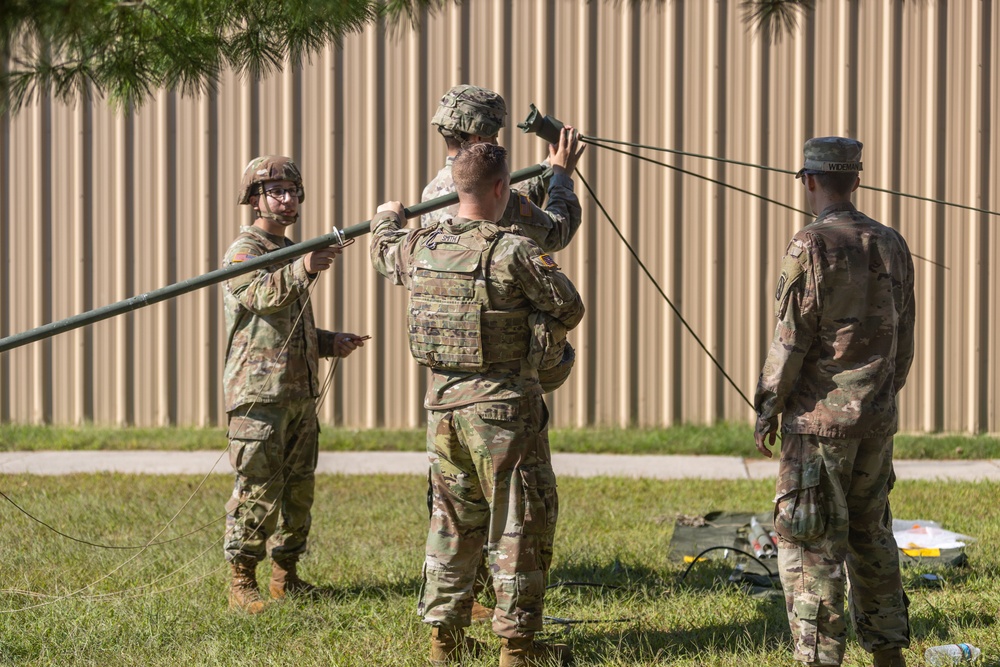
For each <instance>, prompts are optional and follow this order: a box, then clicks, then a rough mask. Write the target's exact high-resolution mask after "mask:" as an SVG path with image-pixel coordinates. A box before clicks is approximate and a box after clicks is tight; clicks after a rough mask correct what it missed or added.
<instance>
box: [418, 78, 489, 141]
mask: <svg viewBox="0 0 1000 667" xmlns="http://www.w3.org/2000/svg"><path fill="white" fill-rule="evenodd" d="M506 115H507V103H506V102H504V100H503V98H502V97H501V96H500V95H498V94H497V93H494V92H493V91H492V90H488V89H486V88H480V87H479V86H470V85H469V84H466V83H463V84H461V85H458V86H455V87H454V88H452V89H451V90H449V91H448V92H447V93H445V94H444V95H443V96H442V97H441V104H440V105H439V106H438V109H437V111H436V112H435V113H434V117H433V118H432V119H431V125H434V126H436V127H437V128H438V131H439V132H441V134H443V135H445V136H454V133H455V132H461V133H463V134H477V135H479V136H482V137H492V136H494V135H495V134H498V133H499V132H500V128H502V127H503V126H504V117H505V116H506Z"/></svg>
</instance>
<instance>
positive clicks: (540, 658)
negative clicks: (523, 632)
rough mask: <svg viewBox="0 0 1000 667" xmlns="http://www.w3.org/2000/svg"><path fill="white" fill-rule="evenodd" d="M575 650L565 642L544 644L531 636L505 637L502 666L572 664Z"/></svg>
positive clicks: (520, 666) (535, 666)
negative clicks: (571, 649)
mask: <svg viewBox="0 0 1000 667" xmlns="http://www.w3.org/2000/svg"><path fill="white" fill-rule="evenodd" d="M572 664H573V652H572V651H570V649H569V646H566V645H565V644H543V643H542V642H536V641H535V640H533V639H531V638H517V639H508V638H507V637H504V638H503V646H502V647H501V648H500V667H549V665H572Z"/></svg>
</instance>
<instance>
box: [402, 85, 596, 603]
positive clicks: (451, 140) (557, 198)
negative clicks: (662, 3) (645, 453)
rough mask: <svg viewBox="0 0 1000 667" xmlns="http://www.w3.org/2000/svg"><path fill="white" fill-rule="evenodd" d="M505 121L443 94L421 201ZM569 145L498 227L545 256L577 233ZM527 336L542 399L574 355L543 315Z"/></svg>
mask: <svg viewBox="0 0 1000 667" xmlns="http://www.w3.org/2000/svg"><path fill="white" fill-rule="evenodd" d="M506 117H507V104H506V102H504V99H503V97H501V96H500V95H499V94H497V93H495V92H493V91H492V90H487V89H486V88H480V87H478V86H470V85H468V84H461V85H458V86H455V87H454V88H452V89H450V90H449V91H448V92H446V93H445V94H444V96H442V97H441V103H440V105H439V106H438V109H437V111H436V112H435V113H434V117H433V118H432V119H431V125H433V126H434V127H436V128H437V130H438V133H439V134H440V135H441V137H442V138H443V139H444V142H445V148H446V149H447V151H448V157H447V160H446V162H445V165H444V167H442V169H441V171H439V172H438V173H437V176H435V177H434V180H432V181H431V182H430V183H428V184H427V187H425V188H424V192H423V196H422V197H421V201H427V200H429V199H436V198H437V197H440V196H442V195H446V194H451V193H452V192H454V191H455V181H454V179H453V178H452V175H451V166H452V164H453V163H454V161H455V156H456V155H458V151H459V149H460V148H461V147H462V145H464V144H477V143H484V142H485V143H491V144H495V143H497V135H498V134H499V133H500V130H501V129H502V128H503V127H504V124H505V121H506ZM568 140H569V146H568V147H567V151H566V153H565V155H559V156H558V157H555V162H553V161H552V160H553V157H550V158H548V159H546V160H545V161H543V164H546V163H548V165H549V168H548V169H547V170H546V171H545V172H544V173H543V174H542V175H541V176H536V177H534V178H530V179H528V180H526V181H522V182H521V183H518V184H516V185H515V186H514V187H513V191H512V192H511V195H510V199H509V201H508V203H507V208H506V209H505V210H504V213H503V216H502V217H501V219H500V220H499V221H498V222H497V225H498V226H499V227H501V228H503V229H510V230H512V231H513V232H514V233H517V234H522V235H524V236H527V237H528V238H530V239H532V240H533V241H534V242H535V243H537V244H538V246H539V247H540V248H541V249H542V250H543V251H545V252H556V251H558V250H562V249H563V248H565V247H566V246H567V245H569V242H570V241H571V240H572V238H573V236H574V235H575V234H576V231H577V229H579V227H580V221H581V211H582V209H581V207H580V205H579V203H578V202H577V200H576V198H575V197H572V196H569V195H570V193H572V190H573V180H572V174H573V171H574V169H575V168H576V161H577V159H579V157H580V154H581V153H582V152H583V148H584V147H580V146H579V135H578V134H577V133H575V132H573V133H571V134H570V135H569V137H568ZM553 148H555V147H553ZM556 152H557V153H558V151H556ZM547 193H548V194H549V206H548V207H546V208H545V209H544V210H543V209H542V208H541V206H542V204H543V203H544V201H545V196H546V194H547ZM457 213H458V204H455V205H452V206H447V207H445V208H441V209H438V210H436V211H431V212H430V213H425V214H424V215H422V216H421V217H420V224H421V225H422V226H424V227H429V226H431V225H433V224H442V223H444V222H445V221H446V220H450V219H451V218H454V217H455V215H457ZM532 335H534V336H538V337H539V338H548V339H550V340H551V341H552V342H551V343H550V344H549V345H548V346H547V349H548V350H549V353H548V356H547V358H546V359H544V360H543V361H542V363H541V365H540V367H539V375H540V377H539V379H540V381H541V383H542V387H543V389H544V390H545V393H549V392H552V391H555V390H556V389H558V388H559V387H560V386H562V384H563V383H564V382H565V381H566V379H567V378H568V377H569V374H570V372H571V371H572V369H573V365H574V364H575V362H576V352H575V351H574V349H573V346H572V345H571V344H570V343H569V341H567V340H566V330H565V328H563V327H561V326H560V324H559V323H558V321H555V320H552V319H551V318H549V317H548V316H546V315H543V314H539V315H537V316H536V318H535V320H534V322H532ZM556 341H558V343H557V342H556ZM428 482H429V480H428ZM429 486H430V485H429V484H428V494H427V497H428V501H427V502H428V509H430V498H431V493H430V488H429ZM489 587H490V582H489V575H488V571H487V568H486V563H485V559H484V561H483V563H482V565H481V568H480V572H479V575H478V576H477V577H476V586H475V589H476V591H475V592H476V595H475V597H476V598H478V597H479V594H480V593H481V592H482V591H483V589H484V588H489ZM491 616H492V610H491V609H488V608H486V607H484V606H482V605H481V604H479V601H478V600H476V601H475V602H474V603H473V605H472V618H473V620H475V621H477V622H479V621H483V622H485V621H488V620H490V617H491Z"/></svg>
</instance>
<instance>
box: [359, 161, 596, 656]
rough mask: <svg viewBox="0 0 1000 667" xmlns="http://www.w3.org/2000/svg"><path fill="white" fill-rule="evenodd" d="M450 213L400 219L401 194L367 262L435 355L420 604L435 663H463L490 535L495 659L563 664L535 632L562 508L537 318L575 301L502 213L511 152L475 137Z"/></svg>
mask: <svg viewBox="0 0 1000 667" xmlns="http://www.w3.org/2000/svg"><path fill="white" fill-rule="evenodd" d="M454 173H455V183H456V186H457V189H458V195H459V211H458V215H457V216H455V218H453V219H449V220H447V221H445V222H444V223H442V224H440V225H437V224H435V225H432V226H430V227H426V228H418V229H412V230H407V229H401V227H402V225H403V222H404V221H403V218H402V212H403V208H402V205H401V204H399V202H389V203H387V204H383V205H382V206H379V208H378V212H377V213H376V215H375V216H374V217H373V219H372V245H371V257H372V264H373V265H374V267H375V269H376V270H377V271H378V272H379V273H381V274H382V275H383V276H385V277H387V278H389V279H390V280H391V281H392V282H393V283H395V284H397V285H404V286H405V287H406V288H407V289H408V290H409V292H410V301H409V308H408V317H409V325H408V327H407V331H408V334H409V341H410V352H411V353H412V355H413V357H414V359H415V360H416V361H417V362H418V363H420V364H422V365H425V366H428V367H430V368H431V370H432V373H431V382H430V384H429V386H428V389H427V395H426V397H425V400H424V406H425V407H426V408H427V453H428V458H429V459H430V463H431V481H432V488H433V494H432V503H433V511H432V512H431V516H430V529H429V530H428V534H427V545H426V558H425V561H424V584H423V586H422V587H421V596H420V603H419V611H420V613H421V615H422V616H423V619H424V622H425V623H428V624H430V625H432V626H433V630H432V634H431V637H432V639H431V650H430V658H431V662H432V664H461V660H462V659H463V658H464V657H466V655H467V654H469V653H478V652H481V651H482V648H483V647H482V646H481V645H480V644H478V643H477V642H474V641H472V640H471V639H470V638H467V637H465V627H466V626H468V625H469V623H470V622H471V620H472V605H473V599H474V588H473V583H474V581H475V577H476V568H477V565H478V563H479V562H480V560H481V557H482V549H483V546H484V544H485V545H486V546H487V547H488V549H489V564H490V570H491V571H492V572H493V589H494V591H495V592H496V597H497V606H496V610H495V612H494V614H493V630H494V632H496V634H497V635H499V636H500V637H501V639H502V642H503V647H502V649H501V653H500V665H501V667H528V666H529V665H542V664H545V665H549V664H567V663H568V662H569V661H570V659H571V653H570V651H569V649H568V647H566V646H562V645H548V644H541V643H539V642H536V641H534V636H535V633H537V632H538V631H539V630H540V629H541V627H542V613H543V599H544V595H545V578H546V576H547V572H548V569H549V566H550V564H551V561H552V546H553V539H554V536H555V526H556V520H557V517H558V507H559V506H558V498H557V494H556V485H555V474H554V473H553V471H552V462H551V454H550V451H549V442H548V432H547V430H546V424H547V422H548V412H547V410H546V408H545V402H544V400H543V399H542V393H543V389H542V386H541V383H540V381H539V373H538V365H537V360H534V359H532V358H531V357H532V356H533V354H534V353H535V349H534V347H535V343H534V340H533V335H532V321H533V318H534V317H536V316H544V317H547V318H549V319H550V320H551V321H552V322H554V323H558V325H559V327H561V329H562V332H563V334H564V335H565V331H566V330H568V329H572V328H573V327H575V326H577V324H579V323H580V320H581V319H582V317H583V312H584V308H583V301H582V300H581V298H580V295H579V294H578V293H577V291H576V288H575V287H574V286H573V284H572V283H571V282H570V280H569V279H568V278H567V277H566V276H565V275H564V274H563V273H562V272H561V271H560V270H559V266H558V264H557V263H556V262H555V260H553V258H552V257H550V256H549V255H548V254H546V253H545V252H543V250H542V249H541V248H539V247H538V245H537V244H536V243H535V242H534V241H532V240H531V239H529V238H526V237H524V236H521V235H518V234H514V233H511V232H510V231H508V230H506V229H504V228H502V227H500V226H499V225H498V224H496V221H497V220H498V219H500V217H501V216H502V215H503V211H504V210H505V209H506V205H507V201H508V199H509V197H510V170H509V168H508V164H507V154H506V151H505V150H504V149H503V148H502V147H500V146H497V145H494V144H492V143H478V144H471V145H467V146H466V147H464V148H463V149H462V150H461V152H459V154H458V156H457V158H456V159H455V162H454Z"/></svg>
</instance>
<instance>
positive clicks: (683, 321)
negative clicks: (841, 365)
mask: <svg viewBox="0 0 1000 667" xmlns="http://www.w3.org/2000/svg"><path fill="white" fill-rule="evenodd" d="M576 175H577V176H579V177H580V181H581V182H582V183H583V185H584V187H586V188H587V192H589V193H590V196H591V198H592V199H593V200H594V203H596V204H597V207H598V208H600V209H601V213H603V214H604V217H605V218H607V219H608V222H609V223H611V228H612V229H614V230H615V234H617V235H618V238H619V239H621V242H622V243H624V244H625V247H626V248H628V251H629V252H630V253H631V254H632V257H633V258H635V261H636V263H637V264H638V265H639V267H640V268H641V269H642V271H643V273H645V274H646V277H647V278H649V281H650V282H651V283H653V286H654V287H655V288H656V291H657V292H659V293H660V296H662V297H663V300H664V301H666V302H667V305H669V306H670V308H671V310H673V311H674V314H675V315H677V318H678V319H679V320H680V321H681V324H683V325H684V328H685V329H687V330H688V333H690V334H691V336H693V337H694V339H695V341H697V342H698V345H699V347H701V349H702V350H704V352H705V354H707V355H708V358H709V359H711V360H712V363H713V364H715V367H716V368H718V369H719V372H720V373H722V376H723V377H725V378H726V380H728V381H729V384H730V385H732V387H733V389H735V390H736V393H738V394H739V395H740V397H741V398H742V399H743V401H744V402H745V403H746V404H747V405H748V406H750V409H751V410H753V409H754V407H753V403H751V402H750V399H749V398H747V395H746V394H744V393H743V390H742V389H740V388H739V386H738V385H737V384H736V382H735V381H734V380H733V378H731V377H730V376H729V373H727V372H726V369H725V368H723V367H722V364H721V363H719V360H718V359H716V358H715V355H714V354H712V353H711V351H709V349H708V348H707V347H706V346H705V344H704V343H703V342H701V338H699V337H698V334H696V333H695V332H694V329H692V328H691V325H690V324H688V322H687V320H686V319H684V316H683V315H681V311H680V310H678V309H677V306H675V305H674V302H673V301H671V300H670V297H668V296H667V294H666V292H664V291H663V288H662V287H660V283H659V282H657V280H656V278H654V277H653V274H652V273H650V271H649V269H648V268H646V265H645V264H644V263H643V261H642V260H641V259H639V255H638V254H636V252H635V249H634V248H632V246H631V244H629V242H628V240H627V239H626V238H625V236H624V235H623V234H622V232H621V230H620V229H618V225H616V224H615V221H614V220H613V219H612V218H611V216H610V215H609V214H608V211H607V209H605V208H604V204H602V203H601V200H600V199H598V198H597V194H596V193H594V190H593V188H591V187H590V183H588V182H587V179H586V178H584V177H583V174H581V173H580V170H579V169H577V170H576Z"/></svg>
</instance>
